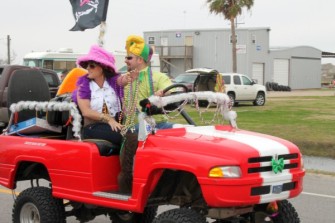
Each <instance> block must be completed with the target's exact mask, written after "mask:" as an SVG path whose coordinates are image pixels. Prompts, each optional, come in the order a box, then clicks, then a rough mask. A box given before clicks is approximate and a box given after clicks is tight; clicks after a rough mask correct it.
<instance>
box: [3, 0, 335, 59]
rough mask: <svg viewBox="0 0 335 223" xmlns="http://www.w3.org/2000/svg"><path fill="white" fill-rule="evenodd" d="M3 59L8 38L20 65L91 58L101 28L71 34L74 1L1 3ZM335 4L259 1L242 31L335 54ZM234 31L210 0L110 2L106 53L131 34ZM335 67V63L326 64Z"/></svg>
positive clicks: (329, 1) (327, 1)
mask: <svg viewBox="0 0 335 223" xmlns="http://www.w3.org/2000/svg"><path fill="white" fill-rule="evenodd" d="M0 3H1V13H0V58H2V59H6V58H7V47H6V44H7V42H6V38H7V35H10V37H11V49H12V50H13V51H14V52H15V53H16V54H17V59H16V61H15V62H16V63H19V64H21V63H22V57H23V56H24V55H25V54H27V53H29V52H31V51H45V50H58V49H60V48H72V49H73V50H74V51H75V52H83V53H86V52H87V51H88V50H89V48H90V46H91V45H92V44H95V43H97V40H98V36H99V27H96V28H94V29H90V30H86V31H84V32H80V31H77V32H72V31H69V29H71V28H72V27H73V25H74V18H73V15H72V9H71V5H70V2H69V1H68V0H30V1H27V0H0ZM334 21H335V1H334V0H319V1H314V0H254V6H253V8H252V9H251V11H247V12H245V13H243V15H242V16H241V17H240V18H239V22H240V23H242V24H239V27H269V28H270V29H271V32H270V46H271V47H275V46H301V45H308V46H312V47H315V48H317V49H320V50H322V51H329V52H335V27H334ZM207 28H214V29H215V28H230V25H229V22H228V21H227V20H224V19H223V17H222V16H219V15H213V14H210V13H209V10H208V6H207V4H206V0H110V1H109V7H108V15H107V31H106V34H105V45H104V46H105V48H106V49H108V50H111V51H112V50H123V49H124V45H125V39H126V38H127V36H128V35H131V34H136V35H143V32H144V31H156V30H167V29H207ZM324 62H332V63H333V64H335V59H331V60H323V63H324Z"/></svg>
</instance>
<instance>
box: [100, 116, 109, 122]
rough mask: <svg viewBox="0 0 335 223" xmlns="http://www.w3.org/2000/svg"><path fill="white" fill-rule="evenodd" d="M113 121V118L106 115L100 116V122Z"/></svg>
mask: <svg viewBox="0 0 335 223" xmlns="http://www.w3.org/2000/svg"><path fill="white" fill-rule="evenodd" d="M110 120H111V117H110V116H109V115H106V114H101V115H100V121H102V122H106V123H108V122H109V121H110Z"/></svg>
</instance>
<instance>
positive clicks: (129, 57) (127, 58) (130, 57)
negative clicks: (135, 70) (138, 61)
mask: <svg viewBox="0 0 335 223" xmlns="http://www.w3.org/2000/svg"><path fill="white" fill-rule="evenodd" d="M125 59H126V60H132V59H133V57H132V56H126V57H125Z"/></svg>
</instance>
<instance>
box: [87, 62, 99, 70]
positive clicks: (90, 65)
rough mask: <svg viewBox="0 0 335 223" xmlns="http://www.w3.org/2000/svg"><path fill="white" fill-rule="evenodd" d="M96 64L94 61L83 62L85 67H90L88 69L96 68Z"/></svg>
mask: <svg viewBox="0 0 335 223" xmlns="http://www.w3.org/2000/svg"><path fill="white" fill-rule="evenodd" d="M97 66H98V64H97V63H95V62H88V63H87V64H85V66H84V67H85V69H88V68H90V69H94V68H96V67H97Z"/></svg>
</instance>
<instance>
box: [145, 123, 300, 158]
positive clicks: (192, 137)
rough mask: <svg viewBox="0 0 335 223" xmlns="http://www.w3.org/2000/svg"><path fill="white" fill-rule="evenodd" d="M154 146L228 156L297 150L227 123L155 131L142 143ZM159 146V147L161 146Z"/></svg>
mask: <svg viewBox="0 0 335 223" xmlns="http://www.w3.org/2000/svg"><path fill="white" fill-rule="evenodd" d="M145 144H146V145H147V146H149V147H151V146H152V147H155V148H156V149H162V150H164V149H168V150H174V151H181V152H188V153H192V154H195V153H199V154H203V155H208V156H215V157H222V158H226V159H227V158H228V159H231V158H233V159H240V158H242V157H245V158H246V157H260V156H274V155H280V154H289V153H299V149H298V147H297V146H296V145H294V144H293V143H291V142H289V141H286V140H284V139H281V138H278V137H274V136H270V135H265V134H260V133H256V132H250V131H245V130H239V129H233V128H232V127H230V126H202V127H186V128H176V129H167V130H159V131H157V133H156V135H152V136H149V137H148V139H147V141H146V143H145ZM162 145H163V146H162Z"/></svg>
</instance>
